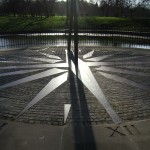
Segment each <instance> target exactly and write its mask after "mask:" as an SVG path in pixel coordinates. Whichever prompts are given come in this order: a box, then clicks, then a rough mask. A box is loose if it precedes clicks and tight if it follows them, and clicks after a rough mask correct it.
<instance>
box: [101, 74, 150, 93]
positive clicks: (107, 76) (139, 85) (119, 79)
mask: <svg viewBox="0 0 150 150" xmlns="http://www.w3.org/2000/svg"><path fill="white" fill-rule="evenodd" d="M99 73H100V74H101V75H103V76H104V77H106V78H109V79H112V80H114V81H117V82H120V83H125V84H127V85H129V86H133V87H137V88H140V89H143V90H150V87H147V86H145V85H141V84H138V83H136V82H134V81H131V80H129V79H126V78H123V77H120V76H117V75H112V74H109V73H104V72H99Z"/></svg>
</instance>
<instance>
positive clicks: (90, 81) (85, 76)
mask: <svg viewBox="0 0 150 150" xmlns="http://www.w3.org/2000/svg"><path fill="white" fill-rule="evenodd" d="M78 61H79V68H78V70H79V74H78V78H79V79H80V80H81V82H82V83H83V84H84V85H85V86H86V87H87V88H88V89H89V90H90V91H91V93H92V94H93V95H94V96H95V97H96V98H97V100H98V101H99V102H100V103H101V104H102V105H103V107H104V108H105V109H106V111H107V113H108V114H109V115H110V117H111V118H112V120H113V122H114V123H115V124H120V123H121V122H122V120H121V118H120V117H119V116H118V114H117V113H116V112H115V111H114V110H113V108H112V107H111V105H110V103H109V101H108V100H107V98H106V97H105V95H104V93H103V91H102V90H101V88H100V86H99V85H98V83H97V81H96V79H95V78H94V76H93V74H92V72H91V70H90V68H89V67H88V66H87V65H86V63H85V62H83V61H82V60H80V59H78ZM71 65H74V64H73V63H71ZM70 69H71V70H72V71H73V73H74V74H76V72H75V65H74V66H71V68H70Z"/></svg>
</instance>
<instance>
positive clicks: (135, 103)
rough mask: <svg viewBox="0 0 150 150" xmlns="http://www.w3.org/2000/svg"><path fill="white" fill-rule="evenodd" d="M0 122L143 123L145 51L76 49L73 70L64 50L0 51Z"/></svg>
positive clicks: (148, 72) (147, 104)
mask: <svg viewBox="0 0 150 150" xmlns="http://www.w3.org/2000/svg"><path fill="white" fill-rule="evenodd" d="M64 112H65V115H64ZM0 118H1V119H7V120H15V121H21V122H29V123H44V124H52V125H63V124H64V121H66V122H65V123H66V124H72V123H75V124H80V123H81V124H101V123H113V122H114V123H124V122H129V121H135V120H145V119H149V118H150V51H149V50H142V49H127V48H124V49H123V48H111V47H80V48H79V67H78V68H76V67H75V65H74V59H73V54H67V51H66V48H65V47H35V48H27V49H22V50H13V51H3V52H0ZM65 118H66V120H65Z"/></svg>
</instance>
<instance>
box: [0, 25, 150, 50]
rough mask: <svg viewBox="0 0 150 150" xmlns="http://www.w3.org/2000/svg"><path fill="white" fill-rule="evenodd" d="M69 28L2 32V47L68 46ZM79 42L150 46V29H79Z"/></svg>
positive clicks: (72, 37) (80, 43)
mask: <svg viewBox="0 0 150 150" xmlns="http://www.w3.org/2000/svg"><path fill="white" fill-rule="evenodd" d="M68 34H69V33H68V30H66V29H53V30H47V31H44V32H40V31H34V32H31V31H30V32H29V31H28V32H1V33H0V49H4V48H11V47H12V48H17V47H29V46H39V45H48V46H52V45H53V46H55V45H57V46H58V45H60V46H67V44H68V43H67V40H68ZM71 39H72V41H71V42H72V43H71V44H72V45H74V31H72V35H71ZM78 44H79V46H81V45H96V46H97V45H111V46H117V45H120V44H124V45H125V44H128V45H130V46H132V45H136V44H137V45H139V46H143V45H145V46H149V47H150V29H138V30H137V29H136V30H134V29H128V30H127V29H126V30H121V29H111V28H109V27H108V28H106V27H105V28H95V29H79V31H78Z"/></svg>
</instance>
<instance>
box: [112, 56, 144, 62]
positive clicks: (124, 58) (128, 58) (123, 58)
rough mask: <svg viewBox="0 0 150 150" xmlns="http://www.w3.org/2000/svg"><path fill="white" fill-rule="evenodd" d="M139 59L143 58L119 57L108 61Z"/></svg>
mask: <svg viewBox="0 0 150 150" xmlns="http://www.w3.org/2000/svg"><path fill="white" fill-rule="evenodd" d="M140 57H144V56H130V57H121V58H112V59H110V61H112V60H113V61H118V60H121V61H122V60H131V59H136V58H140Z"/></svg>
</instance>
